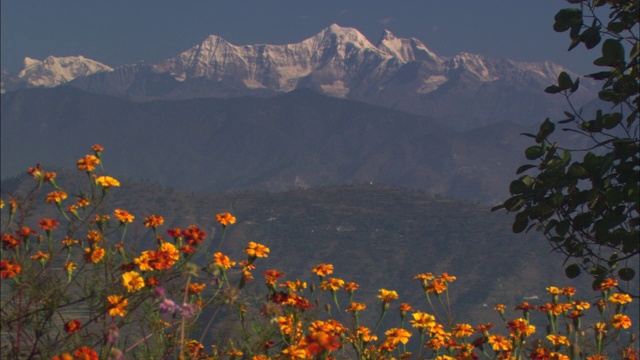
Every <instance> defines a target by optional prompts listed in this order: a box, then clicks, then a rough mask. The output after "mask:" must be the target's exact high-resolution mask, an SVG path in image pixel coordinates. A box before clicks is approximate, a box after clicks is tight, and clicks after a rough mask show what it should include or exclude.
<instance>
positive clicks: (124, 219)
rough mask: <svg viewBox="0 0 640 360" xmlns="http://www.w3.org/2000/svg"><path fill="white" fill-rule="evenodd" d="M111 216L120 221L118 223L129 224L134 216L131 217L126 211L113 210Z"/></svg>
mask: <svg viewBox="0 0 640 360" xmlns="http://www.w3.org/2000/svg"><path fill="white" fill-rule="evenodd" d="M113 216H115V217H116V219H118V221H120V223H122V224H124V223H131V222H133V219H135V216H133V215H131V214H130V213H129V212H128V211H127V210H121V209H115V210H114V211H113Z"/></svg>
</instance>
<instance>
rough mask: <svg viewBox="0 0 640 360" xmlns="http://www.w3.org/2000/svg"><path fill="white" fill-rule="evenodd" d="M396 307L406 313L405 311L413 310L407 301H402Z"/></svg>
mask: <svg viewBox="0 0 640 360" xmlns="http://www.w3.org/2000/svg"><path fill="white" fill-rule="evenodd" d="M398 309H399V310H400V313H403V314H404V313H406V312H407V311H413V310H414V309H413V307H412V306H411V305H409V303H402V304H400V306H399V307H398Z"/></svg>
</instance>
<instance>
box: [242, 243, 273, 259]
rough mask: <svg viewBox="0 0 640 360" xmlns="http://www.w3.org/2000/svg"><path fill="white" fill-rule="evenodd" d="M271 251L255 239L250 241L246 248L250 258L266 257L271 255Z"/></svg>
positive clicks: (245, 250)
mask: <svg viewBox="0 0 640 360" xmlns="http://www.w3.org/2000/svg"><path fill="white" fill-rule="evenodd" d="M269 251H270V250H269V248H268V247H266V246H264V245H262V244H258V243H256V242H253V241H250V242H249V245H247V247H246V248H245V249H244V252H245V253H247V255H249V257H250V258H266V257H268V256H269Z"/></svg>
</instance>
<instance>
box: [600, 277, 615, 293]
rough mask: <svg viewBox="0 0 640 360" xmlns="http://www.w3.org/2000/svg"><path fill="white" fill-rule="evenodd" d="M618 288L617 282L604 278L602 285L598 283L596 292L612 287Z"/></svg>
mask: <svg viewBox="0 0 640 360" xmlns="http://www.w3.org/2000/svg"><path fill="white" fill-rule="evenodd" d="M616 286H618V280H615V279H612V278H606V279H604V281H603V282H602V283H600V286H599V287H598V290H603V291H604V290H609V289H611V288H613V287H616Z"/></svg>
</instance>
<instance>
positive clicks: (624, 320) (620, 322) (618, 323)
mask: <svg viewBox="0 0 640 360" xmlns="http://www.w3.org/2000/svg"><path fill="white" fill-rule="evenodd" d="M611 325H612V326H613V327H614V328H616V329H618V330H620V329H628V328H630V327H631V319H629V317H628V316H627V315H624V314H615V315H613V317H612V318H611Z"/></svg>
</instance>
